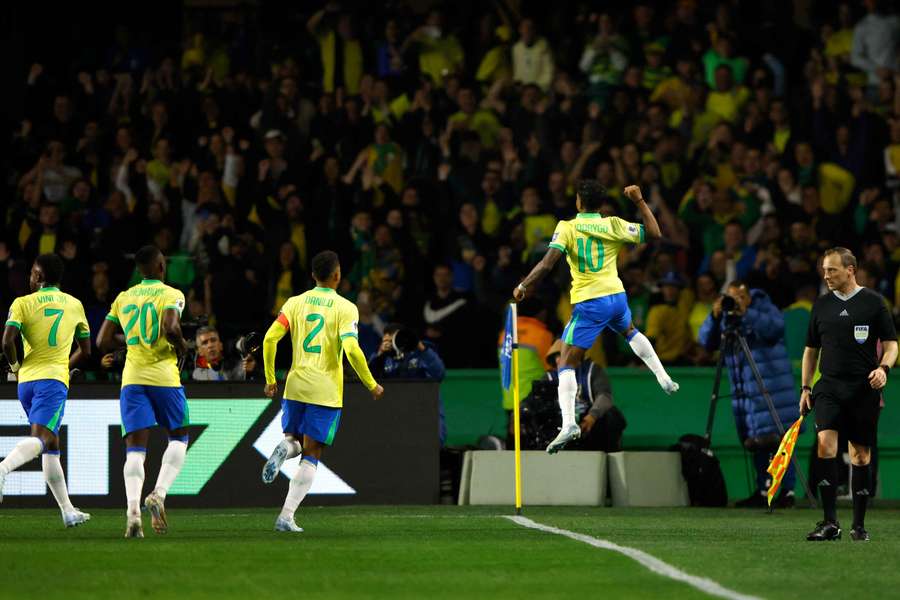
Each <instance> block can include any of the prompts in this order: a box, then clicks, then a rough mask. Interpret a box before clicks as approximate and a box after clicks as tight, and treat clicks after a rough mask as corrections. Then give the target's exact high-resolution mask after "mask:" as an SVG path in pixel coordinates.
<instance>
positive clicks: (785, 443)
mask: <svg viewBox="0 0 900 600" xmlns="http://www.w3.org/2000/svg"><path fill="white" fill-rule="evenodd" d="M802 423H803V416H802V415H801V416H800V418H799V419H797V420H796V421H795V422H794V424H793V425H791V428H790V429H788V430H787V431H786V432H784V437H783V438H781V444H780V445H779V446H778V452H776V453H775V458H773V459H772V464H770V465H769V468H768V469H767V470H768V472H769V475H771V476H772V485H770V486H769V506H772V498H774V497H775V493H776V492H777V491H778V488H779V487H780V486H781V480H782V479H783V478H784V474H785V472H787V470H788V467H789V466H790V464H791V456H793V454H794V446H795V445H796V443H797V435H798V434H799V433H800V425H801V424H802Z"/></svg>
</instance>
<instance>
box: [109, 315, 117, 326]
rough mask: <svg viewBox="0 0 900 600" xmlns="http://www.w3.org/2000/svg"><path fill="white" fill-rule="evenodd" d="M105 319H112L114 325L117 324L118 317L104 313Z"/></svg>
mask: <svg viewBox="0 0 900 600" xmlns="http://www.w3.org/2000/svg"><path fill="white" fill-rule="evenodd" d="M106 320H107V321H112V322H113V323H115V324H116V325H118V324H119V317H117V316H115V315H106Z"/></svg>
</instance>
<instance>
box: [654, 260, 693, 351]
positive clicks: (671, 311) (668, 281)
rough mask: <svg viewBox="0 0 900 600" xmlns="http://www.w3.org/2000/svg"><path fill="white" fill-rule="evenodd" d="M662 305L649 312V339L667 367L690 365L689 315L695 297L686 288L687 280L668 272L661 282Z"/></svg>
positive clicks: (673, 272)
mask: <svg viewBox="0 0 900 600" xmlns="http://www.w3.org/2000/svg"><path fill="white" fill-rule="evenodd" d="M659 288H660V291H661V292H662V297H663V302H662V304H657V305H655V306H653V307H651V308H650V312H649V313H647V334H646V335H647V337H648V338H650V342H651V343H652V344H653V347H654V348H656V353H657V355H659V360H660V361H662V362H663V363H665V364H668V365H671V364H690V360H689V358H688V354H689V353H690V349H691V345H692V344H691V332H690V329H689V327H688V314H689V313H690V310H691V307H692V305H693V294H692V293H691V292H690V291H689V290H685V289H684V281H683V280H682V279H681V276H680V275H679V274H678V273H676V272H675V271H669V272H668V273H666V274H665V275H664V276H663V278H662V279H661V280H660V282H659Z"/></svg>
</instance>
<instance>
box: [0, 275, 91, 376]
mask: <svg viewBox="0 0 900 600" xmlns="http://www.w3.org/2000/svg"><path fill="white" fill-rule="evenodd" d="M6 324H7V325H10V326H12V327H15V328H17V329H18V330H19V331H20V332H21V333H22V348H23V349H24V350H25V357H24V358H22V359H20V360H21V361H22V368H21V369H19V373H18V376H17V380H18V381H19V383H25V382H26V381H37V380H39V379H56V380H57V381H62V382H63V383H64V384H65V385H66V386H68V385H69V354H70V352H71V350H72V339H73V338H75V337H78V338H79V339H84V338H89V337H91V332H90V330H89V329H88V323H87V319H86V318H85V316H84V307H83V306H82V305H81V302H80V301H79V300H78V298H76V297H75V296H70V295H69V294H66V293H65V292H61V291H59V289H57V288H55V287H45V288H41V289H40V290H39V291H37V292H35V293H33V294H28V295H27V296H22V297H21V298H16V299H15V300H13V303H12V306H11V307H10V308H9V315H8V316H7V318H6Z"/></svg>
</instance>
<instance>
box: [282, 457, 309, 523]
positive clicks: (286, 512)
mask: <svg viewBox="0 0 900 600" xmlns="http://www.w3.org/2000/svg"><path fill="white" fill-rule="evenodd" d="M316 464H318V461H316ZM315 478H316V465H314V464H313V463H312V462H311V461H309V460H306V459H304V460H301V461H300V468H299V469H298V471H297V473H296V474H295V475H294V476H293V477H292V478H291V485H290V487H289V488H288V493H287V498H285V499H284V507H283V508H282V509H281V515H279V516H280V518H282V519H286V520H293V519H294V513H295V512H297V507H298V506H300V503H301V502H303V499H304V498H305V497H306V493H307V492H308V491H309V488H311V487H312V484H313V479H315Z"/></svg>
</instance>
